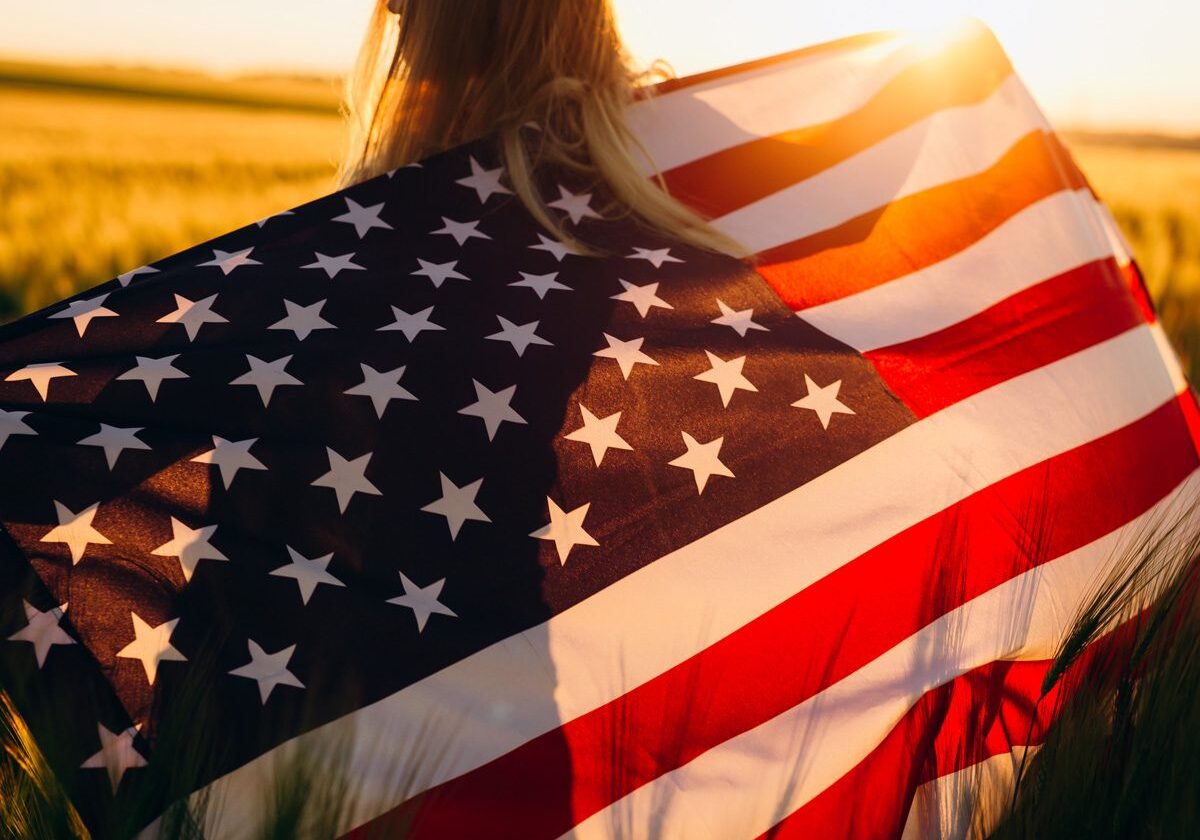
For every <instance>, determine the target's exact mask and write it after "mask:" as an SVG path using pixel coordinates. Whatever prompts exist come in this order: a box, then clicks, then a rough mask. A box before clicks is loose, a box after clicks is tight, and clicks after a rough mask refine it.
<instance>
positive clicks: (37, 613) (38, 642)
mask: <svg viewBox="0 0 1200 840" xmlns="http://www.w3.org/2000/svg"><path fill="white" fill-rule="evenodd" d="M22 603H24V604H25V621H26V624H25V626H24V627H22V628H21V629H20V630H18V631H17V632H16V633H13V634H12V635H11V636H9V637H8V640H9V641H10V642H29V643H30V644H31V645H33V655H34V657H35V658H36V659H37V666H38V669H39V670H40V669H41V667H42V665H44V664H45V663H46V656H47V654H49V653H50V648H52V647H54V645H73V644H75V640H74V639H72V638H71V637H70V636H68V635H67V631H66V630H63V629H62V627H61V626H60V625H59V623H58V622H59V620H60V619H61V618H62V617H63V612H64V611H65V610H66V608H67V605H66V604H62V605H61V606H58V607H54V608H53V609H49V610H46V611H45V612H42V611H41V610H39V609H38V608H37V607H35V606H34V605H33V604H31V603H29V602H28V601H23V602H22Z"/></svg>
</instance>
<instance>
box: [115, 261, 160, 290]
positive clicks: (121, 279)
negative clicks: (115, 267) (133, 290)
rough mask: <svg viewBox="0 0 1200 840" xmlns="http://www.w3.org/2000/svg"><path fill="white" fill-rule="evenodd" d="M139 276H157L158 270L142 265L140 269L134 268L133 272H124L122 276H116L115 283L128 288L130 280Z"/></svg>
mask: <svg viewBox="0 0 1200 840" xmlns="http://www.w3.org/2000/svg"><path fill="white" fill-rule="evenodd" d="M141 274H158V269H157V268H155V267H154V266H150V265H144V266H142V267H141V268H135V269H134V270H133V271H126V272H125V273H124V274H118V275H117V282H118V283H120V284H121V285H122V286H128V285H129V281H130V280H132V279H133V278H135V277H137V276H138V275H141Z"/></svg>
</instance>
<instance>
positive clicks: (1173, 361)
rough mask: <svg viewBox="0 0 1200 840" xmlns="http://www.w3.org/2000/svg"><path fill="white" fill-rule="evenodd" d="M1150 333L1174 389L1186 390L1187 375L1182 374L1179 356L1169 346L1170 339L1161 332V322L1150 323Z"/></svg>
mask: <svg viewBox="0 0 1200 840" xmlns="http://www.w3.org/2000/svg"><path fill="white" fill-rule="evenodd" d="M1150 334H1151V335H1153V336H1154V343H1155V344H1157V345H1158V354H1159V358H1160V359H1162V363H1163V366H1164V367H1165V368H1166V370H1167V375H1168V376H1170V377H1171V384H1172V385H1173V386H1174V387H1175V390H1176V391H1186V390H1187V389H1188V387H1189V385H1188V381H1187V377H1186V376H1184V375H1183V368H1182V367H1180V364H1179V357H1178V356H1176V355H1175V348H1174V347H1172V346H1171V339H1169V338H1167V334H1166V333H1165V332H1163V328H1162V323H1160V322H1159V321H1155V322H1154V323H1153V324H1151V325H1150Z"/></svg>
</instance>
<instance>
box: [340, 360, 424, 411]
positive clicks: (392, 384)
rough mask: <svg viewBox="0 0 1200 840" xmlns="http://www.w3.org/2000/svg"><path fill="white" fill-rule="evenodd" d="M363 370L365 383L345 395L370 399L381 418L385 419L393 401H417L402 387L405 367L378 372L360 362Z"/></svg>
mask: <svg viewBox="0 0 1200 840" xmlns="http://www.w3.org/2000/svg"><path fill="white" fill-rule="evenodd" d="M358 366H359V367H360V368H362V373H363V381H362V384H360V385H355V386H354V387H353V388H351V389H350V390H348V391H346V392H345V393H347V394H350V395H351V396H358V397H370V398H371V404H372V405H374V406H375V413H376V414H377V415H379V417H380V418H382V417H383V412H384V410H385V409H386V408H387V407H388V403H390V402H391V401H392V400H415V399H416V397H414V396H413V395H412V394H411V393H409V391H408V389H407V388H404V387H402V386H401V385H400V377H402V376H404V368H405V367H406V366H405V365H400V367H398V368H395V369H394V370H385V371H378V370H375V368H373V367H371V366H370V365H364V364H363V363H362V362H359V365H358Z"/></svg>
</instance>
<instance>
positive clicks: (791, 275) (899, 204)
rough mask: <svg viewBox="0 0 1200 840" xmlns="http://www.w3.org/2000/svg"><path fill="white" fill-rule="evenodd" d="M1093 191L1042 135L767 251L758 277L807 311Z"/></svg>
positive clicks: (1054, 141) (1050, 139) (909, 271)
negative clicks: (1019, 217)
mask: <svg viewBox="0 0 1200 840" xmlns="http://www.w3.org/2000/svg"><path fill="white" fill-rule="evenodd" d="M1085 186H1086V181H1085V180H1084V178H1083V175H1082V174H1081V173H1080V172H1079V170H1078V169H1077V168H1076V167H1075V165H1074V163H1073V162H1072V161H1071V159H1070V155H1069V154H1068V153H1067V151H1066V150H1065V149H1064V148H1063V146H1062V142H1061V141H1060V140H1059V139H1058V137H1057V136H1056V135H1053V134H1046V133H1044V132H1041V131H1034V132H1031V133H1030V134H1027V135H1026V136H1025V137H1023V138H1022V139H1021V140H1019V141H1018V142H1017V143H1015V144H1014V145H1013V146H1012V148H1011V149H1009V150H1008V151H1007V152H1005V154H1004V156H1003V157H1002V158H1001V159H1000V160H999V161H997V162H996V163H995V164H994V165H992V166H991V167H989V168H988V169H986V170H984V171H983V172H980V173H978V174H976V175H971V176H969V177H967V178H961V179H959V180H957V181H950V182H948V183H945V184H940V185H938V186H936V187H931V188H929V189H927V190H922V191H920V192H917V193H914V194H912V195H909V196H905V197H904V198H899V199H896V200H895V201H892V202H891V203H889V204H887V205H885V206H883V207H879V208H874V209H872V210H870V211H869V212H867V213H863V214H862V215H860V216H858V217H856V218H854V219H850V220H849V221H846V222H844V223H843V224H840V225H836V226H834V227H831V228H829V229H828V230H824V231H821V232H820V233H815V234H812V235H811V236H806V237H804V238H802V239H797V240H795V241H793V242H789V243H787V244H784V245H780V246H778V247H776V248H771V249H769V250H767V251H764V252H763V253H762V254H760V255H759V263H758V265H757V269H758V272H759V274H761V275H762V276H763V278H764V279H766V281H767V282H768V283H769V284H770V285H771V287H772V288H773V289H775V291H776V293H778V294H779V296H780V297H781V298H782V299H783V300H784V302H785V303H786V304H787V305H788V306H790V307H791V308H792V309H796V310H800V309H807V308H808V307H810V306H818V305H820V304H822V303H828V302H830V301H833V300H838V299H840V298H844V297H847V296H849V295H852V294H856V293H858V292H862V291H865V290H867V289H870V288H874V287H875V286H879V285H881V284H883V283H887V282H888V281H890V280H895V279H896V278H897V277H903V276H905V275H907V274H912V273H913V272H915V271H919V270H921V269H923V268H928V267H929V266H931V265H934V264H935V263H939V262H941V261H942V260H944V259H946V258H947V257H951V256H953V255H955V254H957V253H959V252H961V251H963V250H965V249H966V248H968V247H969V246H971V245H973V244H975V243H976V242H978V241H979V240H980V239H981V238H982V237H984V236H985V235H987V234H988V233H991V232H992V231H993V230H995V229H996V228H998V227H1000V225H1002V224H1004V223H1005V222H1007V221H1008V220H1009V219H1011V218H1012V217H1013V216H1015V215H1016V214H1017V213H1019V212H1021V211H1022V210H1024V209H1025V208H1027V207H1029V206H1030V205H1032V204H1034V203H1035V202H1038V201H1041V200H1042V199H1044V198H1047V197H1049V196H1051V195H1054V194H1055V193H1058V192H1061V191H1062V190H1066V189H1072V190H1074V189H1083V188H1084V187H1085Z"/></svg>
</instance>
